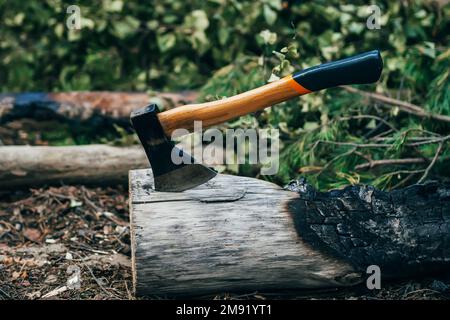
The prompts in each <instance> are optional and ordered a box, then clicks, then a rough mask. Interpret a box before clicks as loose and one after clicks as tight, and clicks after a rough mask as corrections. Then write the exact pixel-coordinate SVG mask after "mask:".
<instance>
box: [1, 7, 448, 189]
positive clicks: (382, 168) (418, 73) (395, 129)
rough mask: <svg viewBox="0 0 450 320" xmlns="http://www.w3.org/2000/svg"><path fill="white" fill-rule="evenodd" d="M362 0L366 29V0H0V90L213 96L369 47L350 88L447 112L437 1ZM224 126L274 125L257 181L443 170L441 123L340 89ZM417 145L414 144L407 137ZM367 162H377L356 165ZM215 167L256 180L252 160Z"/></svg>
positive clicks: (443, 16)
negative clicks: (375, 9)
mask: <svg viewBox="0 0 450 320" xmlns="http://www.w3.org/2000/svg"><path fill="white" fill-rule="evenodd" d="M372 3H373V4H376V5H377V6H379V8H380V10H381V19H380V23H381V28H380V29H379V30H377V29H374V30H370V29H368V28H367V26H366V21H367V19H368V17H369V16H370V12H369V11H368V5H367V3H366V1H336V0H332V1H281V0H263V1H250V0H241V1H236V0H201V1H200V0H199V1H196V0H195V1H180V0H164V1H149V2H144V1H142V2H141V1H139V2H138V1H121V0H104V1H76V2H74V1H70V2H67V1H57V0H42V1H5V0H0V19H1V21H2V22H1V26H0V61H1V62H0V84H1V91H2V92H24V91H44V92H51V91H73V90H87V91H94V90H111V91H153V90H162V91H166V90H167V91H180V90H186V89H194V90H199V91H200V93H201V99H202V100H214V99H218V98H221V97H224V96H230V95H232V94H235V93H238V92H242V91H245V90H249V89H252V88H254V87H256V86H259V85H262V84H264V83H266V82H267V81H268V80H269V78H271V77H272V79H273V77H276V76H279V77H281V76H284V75H287V74H289V73H291V72H293V71H294V70H297V69H298V70H300V69H302V68H305V67H308V66H312V65H315V64H319V63H321V62H325V61H330V60H334V59H339V58H343V57H347V56H350V55H352V54H356V53H360V52H364V51H367V50H372V49H380V50H381V51H382V56H383V59H384V65H385V67H384V71H383V75H382V78H381V80H380V81H379V83H378V84H376V85H365V86H359V89H361V90H364V91H366V92H377V93H380V94H383V95H385V96H387V97H391V98H394V99H398V100H401V101H405V102H409V103H413V104H415V105H417V106H420V107H421V108H424V109H425V110H426V112H430V113H433V114H441V115H450V95H449V72H450V71H449V69H450V68H449V65H450V64H449V60H450V48H449V30H450V27H449V21H450V19H449V17H450V6H449V4H448V1H413V0H411V1H373V2H372ZM72 4H76V5H78V6H79V7H80V8H81V24H82V28H81V30H69V29H68V28H67V27H66V24H65V23H66V19H67V18H68V17H69V16H70V15H69V14H67V12H66V9H67V7H68V6H69V5H72ZM228 126H231V127H243V128H245V127H261V128H263V127H264V128H267V127H273V128H278V129H280V131H281V138H282V154H281V164H280V171H279V174H278V175H276V176H268V177H263V178H266V179H269V180H273V181H275V182H277V183H280V184H282V183H286V182H288V181H289V180H290V179H294V178H298V177H299V176H300V175H303V176H306V177H307V178H308V181H310V182H311V183H313V184H314V185H315V186H316V187H318V188H320V189H329V188H335V187H341V186H344V185H348V184H355V183H370V184H374V185H376V186H377V187H381V188H387V189H389V188H393V187H400V186H405V185H408V184H411V183H415V182H418V181H421V182H422V181H423V180H425V178H426V179H432V178H440V179H448V177H449V176H450V169H449V168H448V167H449V166H448V165H447V166H446V164H447V163H449V156H450V152H449V151H448V144H449V140H448V139H445V137H446V136H447V135H449V133H450V130H449V129H450V124H449V122H447V121H437V120H431V119H430V118H428V117H420V116H416V115H412V114H408V113H404V112H402V111H401V109H399V108H398V107H396V106H395V105H394V106H388V107H387V106H385V105H382V104H380V103H379V102H376V101H372V100H369V99H367V97H364V96H362V95H360V94H355V93H351V92H348V91H345V90H343V89H340V88H335V89H330V90H326V91H323V92H320V93H316V94H311V95H307V96H305V97H302V98H300V99H295V100H294V101H290V102H287V103H283V104H281V105H278V106H277V107H273V108H269V109H267V110H265V111H263V112H260V113H258V114H253V115H249V116H246V117H242V118H240V119H238V120H237V121H234V122H231V123H229V124H228ZM119 131H120V130H119ZM119 134H126V133H123V132H122V131H120V132H119ZM443 137H444V138H443ZM418 141H425V143H423V144H419V145H411V144H414V143H415V142H418ZM436 141H437V142H436ZM335 142H343V143H338V144H336V143H335ZM369 143H370V144H373V145H374V146H372V147H367V146H366V145H368V144H369ZM381 143H383V144H384V145H388V146H383V147H380V146H376V144H381ZM434 157H436V161H434V162H433V161H432V160H433V158H434ZM399 159H422V160H423V161H422V162H421V163H401V161H400V162H399V161H396V160H399ZM376 160H391V161H390V162H391V163H389V161H388V162H387V163H386V164H384V165H378V166H372V168H363V169H361V168H359V169H357V167H356V166H357V165H363V164H365V163H366V164H367V163H371V162H373V161H376ZM417 161H419V160H417ZM224 170H227V171H234V172H236V173H239V174H244V175H250V176H258V173H257V172H258V170H257V168H254V167H252V166H246V165H242V166H240V167H238V168H234V167H233V168H232V167H229V168H224Z"/></svg>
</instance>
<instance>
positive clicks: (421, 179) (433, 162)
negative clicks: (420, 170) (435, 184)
mask: <svg viewBox="0 0 450 320" xmlns="http://www.w3.org/2000/svg"><path fill="white" fill-rule="evenodd" d="M443 145H444V143H443V142H441V143H439V146H438V148H437V150H436V153H435V154H434V157H433V160H431V163H430V164H429V165H428V167H427V168H426V169H425V172H424V174H423V176H422V177H421V178H420V179H419V181H417V183H422V182H423V181H424V180H425V179H426V178H427V176H428V173H429V172H430V170H431V168H433V166H434V164H435V163H436V160H437V159H438V157H439V154H440V153H441V150H442V146H443Z"/></svg>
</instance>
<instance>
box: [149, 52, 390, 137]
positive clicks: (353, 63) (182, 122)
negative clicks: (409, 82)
mask: <svg viewBox="0 0 450 320" xmlns="http://www.w3.org/2000/svg"><path fill="white" fill-rule="evenodd" d="M382 69H383V62H382V59H381V55H380V52H379V51H378V50H374V51H370V52H366V53H362V54H359V55H356V56H353V57H350V58H346V59H342V60H338V61H334V62H329V63H324V64H321V65H318V66H315V67H311V68H308V69H305V70H303V71H300V72H298V73H295V74H293V75H290V76H287V77H284V78H282V79H280V80H277V81H274V82H271V83H269V84H266V85H264V86H261V87H259V88H256V89H253V90H250V91H247V92H244V93H241V94H238V95H235V96H232V97H229V98H225V99H222V100H217V101H213V102H207V103H200V104H191V105H185V106H182V107H178V108H174V109H171V110H168V111H165V112H162V113H159V114H158V118H159V121H160V123H161V125H162V127H163V129H164V132H165V133H166V135H167V136H170V135H171V134H172V132H173V131H174V130H176V129H187V130H189V131H192V130H193V128H194V121H202V127H203V128H207V127H210V126H213V125H216V124H220V123H223V122H226V121H228V120H231V119H234V118H237V117H239V116H242V115H246V114H249V113H251V112H255V111H258V110H261V109H264V108H267V107H269V106H272V105H275V104H277V103H280V102H283V101H287V100H289V99H292V98H294V97H297V96H301V95H304V94H308V93H310V92H314V91H319V90H322V89H326V88H332V87H335V86H339V85H349V84H365V83H373V82H376V81H377V80H378V79H379V78H380V75H381V70H382Z"/></svg>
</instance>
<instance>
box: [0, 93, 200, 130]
mask: <svg viewBox="0 0 450 320" xmlns="http://www.w3.org/2000/svg"><path fill="white" fill-rule="evenodd" d="M197 96H198V95H197V93H196V92H194V91H185V92H180V93H172V92H166V93H163V92H159V93H154V94H147V93H127V92H107V91H102V92H61V93H20V94H0V123H4V122H7V121H10V120H12V119H18V118H25V117H27V118H38V119H41V118H44V119H48V118H49V117H52V116H53V117H58V118H60V117H62V118H64V119H72V120H73V119H75V120H81V121H87V120H90V119H92V118H95V117H99V116H100V117H106V118H110V119H118V120H122V121H126V122H128V121H129V117H130V114H131V112H132V111H134V110H136V109H139V108H141V107H143V106H145V105H147V104H149V103H152V102H154V103H157V104H158V105H159V106H160V107H163V108H165V109H170V108H173V107H175V106H179V105H183V104H188V103H192V102H194V101H195V100H196V99H197Z"/></svg>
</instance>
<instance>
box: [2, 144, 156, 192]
mask: <svg viewBox="0 0 450 320" xmlns="http://www.w3.org/2000/svg"><path fill="white" fill-rule="evenodd" d="M148 166H149V163H148V160H147V157H146V155H145V153H144V151H143V150H142V148H141V147H140V146H136V147H126V148H122V147H112V146H108V145H85V146H65V147H31V146H3V147H0V189H3V190H5V189H6V190H10V189H13V188H28V187H38V186H42V185H50V184H59V185H60V184H62V183H64V184H86V185H110V184H127V183H128V171H129V170H131V169H137V168H146V167H148Z"/></svg>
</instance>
